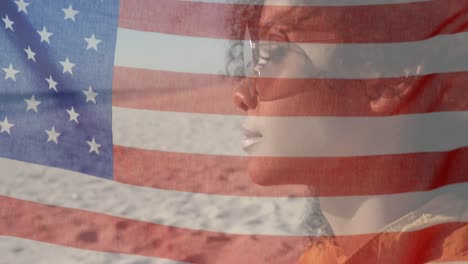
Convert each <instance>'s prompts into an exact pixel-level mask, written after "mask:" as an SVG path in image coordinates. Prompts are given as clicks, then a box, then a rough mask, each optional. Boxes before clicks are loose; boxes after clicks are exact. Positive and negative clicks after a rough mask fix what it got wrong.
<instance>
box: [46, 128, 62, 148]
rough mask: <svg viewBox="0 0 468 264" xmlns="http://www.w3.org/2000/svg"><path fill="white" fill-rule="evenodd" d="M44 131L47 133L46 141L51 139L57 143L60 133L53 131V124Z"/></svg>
mask: <svg viewBox="0 0 468 264" xmlns="http://www.w3.org/2000/svg"><path fill="white" fill-rule="evenodd" d="M45 132H46V133H47V142H50V141H53V142H55V144H58V137H59V136H60V133H58V132H57V131H55V127H54V126H52V129H50V130H47V129H46V130H45Z"/></svg>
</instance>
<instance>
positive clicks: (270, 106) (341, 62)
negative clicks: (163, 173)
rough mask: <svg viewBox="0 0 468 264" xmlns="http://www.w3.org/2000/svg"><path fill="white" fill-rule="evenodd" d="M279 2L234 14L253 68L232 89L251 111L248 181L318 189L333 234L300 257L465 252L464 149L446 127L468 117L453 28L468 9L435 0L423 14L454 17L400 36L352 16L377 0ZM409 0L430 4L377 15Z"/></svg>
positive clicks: (467, 53) (324, 259)
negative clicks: (364, 1)
mask: <svg viewBox="0 0 468 264" xmlns="http://www.w3.org/2000/svg"><path fill="white" fill-rule="evenodd" d="M276 2H277V1H275V0H265V1H256V5H250V6H246V9H245V10H244V11H245V12H244V13H243V14H242V17H237V18H236V14H234V20H233V29H234V30H237V31H239V36H241V35H242V36H241V37H242V38H244V36H246V37H245V38H248V39H250V41H240V42H237V43H236V45H241V46H242V45H243V47H242V48H243V52H242V53H240V54H241V55H239V56H241V58H234V57H231V58H230V59H231V61H230V63H232V64H236V63H237V62H239V61H242V62H243V65H244V67H240V70H239V68H235V67H234V68H235V74H236V75H246V76H248V77H246V78H240V80H239V86H238V87H237V88H236V89H235V91H234V92H233V100H234V103H235V104H236V106H237V107H238V108H240V109H242V110H244V111H245V112H246V113H247V115H248V117H247V119H246V122H245V124H244V127H243V129H244V134H245V140H244V142H243V143H242V147H243V148H244V150H245V151H246V152H247V153H248V154H249V175H250V178H251V179H252V181H253V182H255V183H257V184H260V185H288V184H302V185H308V186H310V188H311V189H313V190H314V192H315V195H316V196H317V197H319V201H320V206H321V210H322V212H323V215H324V216H325V218H326V219H327V222H328V223H329V226H330V228H331V230H332V231H331V232H330V233H329V234H326V235H323V236H320V237H314V238H313V239H312V241H313V243H312V244H311V246H310V247H309V248H308V249H307V250H306V251H305V252H304V254H303V255H302V256H301V258H300V260H298V263H300V264H305V263H325V264H326V263H426V262H431V261H456V260H466V259H468V225H467V224H466V220H467V219H468V206H467V204H468V195H467V194H466V188H467V187H468V186H467V185H465V184H466V182H467V180H468V174H467V172H466V171H463V168H464V164H467V163H468V152H467V150H466V149H465V147H466V145H463V144H466V140H465V141H463V138H464V136H463V135H460V133H456V132H453V129H449V127H453V128H458V127H464V126H466V124H467V122H468V121H467V120H468V118H467V115H466V112H465V111H466V110H467V108H468V105H467V103H466V102H467V101H468V89H466V82H467V81H468V75H466V72H465V73H463V72H461V73H460V71H461V70H463V66H460V65H461V64H463V63H461V64H460V63H459V61H460V58H468V48H466V47H460V43H462V42H457V38H458V37H459V35H457V34H456V33H458V32H460V31H461V30H460V28H459V27H454V26H451V23H452V24H453V23H454V22H453V21H456V20H457V19H460V16H461V15H460V12H461V13H462V14H465V15H466V9H465V11H463V10H464V9H463V4H461V3H460V2H458V3H457V2H456V1H449V2H447V3H446V4H445V5H444V4H443V3H442V2H440V1H434V2H437V3H439V4H437V3H435V4H434V3H432V4H433V5H434V6H433V7H432V8H433V10H431V11H432V12H433V13H430V14H428V17H429V18H430V17H431V15H433V16H434V17H441V16H442V15H440V13H443V12H446V14H444V15H445V16H446V17H445V18H444V19H441V20H440V21H436V22H437V23H436V22H434V23H427V26H426V27H427V28H426V31H427V32H428V33H427V34H426V35H425V36H423V35H421V36H420V39H415V38H416V37H415V38H412V37H409V36H406V35H405V34H403V33H404V32H403V33H402V35H403V36H406V38H405V37H402V38H401V40H397V39H391V41H390V40H389V41H388V42H392V43H394V46H391V45H388V43H382V42H383V41H382V40H383V39H384V37H381V36H379V35H378V34H380V33H382V32H381V31H382V30H384V29H385V30H386V29H387V28H385V27H383V26H382V27H379V26H376V28H375V31H376V33H375V34H376V36H365V35H363V34H361V33H360V32H359V30H363V29H369V28H372V27H371V25H366V24H365V22H362V21H366V19H368V18H369V17H372V15H369V16H368V17H366V16H364V17H359V18H357V17H356V16H357V15H358V14H363V13H362V10H367V12H371V11H372V10H374V9H372V7H368V6H364V5H363V6H361V7H349V8H346V7H333V6H331V7H330V6H328V7H327V6H313V4H310V2H308V1H306V0H287V1H282V2H281V3H282V5H276V4H277V3H276ZM344 2H345V1H344ZM405 5H406V6H405ZM428 5H429V4H428ZM436 6H440V7H441V9H439V10H435V7H436ZM366 8H367V9H366ZM405 8H406V9H408V10H409V11H408V10H406V11H407V12H417V11H418V10H419V9H421V10H423V9H424V8H427V7H425V4H424V3H422V4H421V3H419V4H418V3H414V4H410V3H403V4H388V6H387V9H386V10H385V12H382V15H385V14H386V15H387V16H383V17H381V19H382V20H385V19H388V20H389V21H388V23H389V25H388V27H390V23H391V22H392V20H391V15H392V14H393V15H394V14H395V12H397V11H401V10H404V9H405ZM418 8H419V9H418ZM375 10H376V9H375ZM381 10H382V9H381ZM463 12H464V13H463ZM237 15H239V14H237ZM359 19H361V20H359ZM393 19H394V18H393ZM434 19H435V18H434ZM350 21H361V22H362V23H361V24H357V25H352V24H347V23H349V22H350ZM412 26H415V25H408V28H409V29H408V31H411V27H412ZM418 27H420V26H418ZM320 29H321V30H323V31H319V30H320ZM379 30H380V31H379ZM388 30H389V31H392V30H391V29H388ZM401 30H402V31H404V29H401ZM392 32H393V31H392ZM392 37H393V36H392ZM378 42H380V43H378ZM245 43H247V44H245ZM465 46H466V45H465ZM394 47H397V48H394ZM228 68H229V69H232V68H233V67H232V65H229V66H228ZM465 68H466V67H465ZM465 70H466V69H465ZM441 126H446V128H447V129H445V128H442V127H441ZM448 138H451V139H448ZM460 141H461V143H460ZM455 142H458V143H455ZM463 142H464V143H463Z"/></svg>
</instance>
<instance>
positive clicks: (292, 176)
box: [248, 157, 307, 186]
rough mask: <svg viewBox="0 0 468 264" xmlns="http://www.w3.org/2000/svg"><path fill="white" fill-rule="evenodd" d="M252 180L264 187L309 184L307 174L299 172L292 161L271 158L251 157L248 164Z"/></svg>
mask: <svg viewBox="0 0 468 264" xmlns="http://www.w3.org/2000/svg"><path fill="white" fill-rule="evenodd" d="M248 174H249V176H250V179H251V180H252V181H253V182H254V183H256V184H258V185H262V186H273V185H304V184H307V176H306V173H305V172H304V171H302V170H298V169H297V166H296V168H294V164H292V163H291V160H282V159H281V158H269V157H250V158H249V162H248Z"/></svg>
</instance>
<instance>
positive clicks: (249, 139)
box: [242, 126, 262, 151]
mask: <svg viewBox="0 0 468 264" xmlns="http://www.w3.org/2000/svg"><path fill="white" fill-rule="evenodd" d="M242 132H243V134H244V140H243V141H242V148H243V149H244V150H245V151H248V149H250V148H251V147H252V146H253V145H255V144H257V143H258V142H259V141H260V140H262V134H261V133H260V132H258V131H255V130H251V129H248V128H246V127H245V126H242Z"/></svg>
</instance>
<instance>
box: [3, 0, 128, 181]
mask: <svg viewBox="0 0 468 264" xmlns="http://www.w3.org/2000/svg"><path fill="white" fill-rule="evenodd" d="M118 7H119V1H118V0H101V1H72V0H67V1H57V0H35V1H25V0H17V1H13V0H6V1H5V0H4V1H0V17H1V20H0V43H1V45H0V156H1V157H4V158H9V159H15V160H21V161H26V162H33V163H37V164H43V165H47V166H54V167H59V168H64V169H69V170H74V171H79V172H83V173H86V174H91V175H96V176H99V177H105V178H112V175H113V145H112V76H113V75H112V74H113V65H114V52H115V40H116V35H117V23H118V13H119V8H118ZM44 9H47V10H44Z"/></svg>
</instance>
